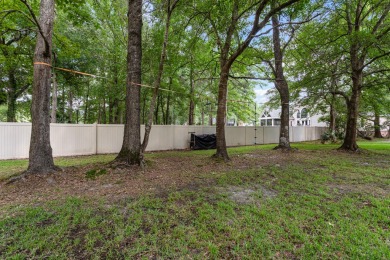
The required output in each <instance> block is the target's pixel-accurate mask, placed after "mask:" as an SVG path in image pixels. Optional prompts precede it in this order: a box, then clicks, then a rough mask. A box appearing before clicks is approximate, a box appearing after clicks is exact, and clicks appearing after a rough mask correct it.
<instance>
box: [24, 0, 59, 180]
mask: <svg viewBox="0 0 390 260" xmlns="http://www.w3.org/2000/svg"><path fill="white" fill-rule="evenodd" d="M53 22H54V0H41V5H40V17H39V24H40V27H41V32H40V33H38V35H37V44H36V46H35V52H34V81H33V93H32V104H31V117H32V126H31V140H30V152H29V165H28V169H27V172H28V173H47V172H53V171H55V170H58V168H57V167H56V166H55V165H54V161H53V155H52V149H51V146H50V76H51V69H50V67H49V66H47V65H44V64H37V63H38V62H42V63H47V64H50V63H51V46H52V36H53ZM42 34H43V35H42Z"/></svg>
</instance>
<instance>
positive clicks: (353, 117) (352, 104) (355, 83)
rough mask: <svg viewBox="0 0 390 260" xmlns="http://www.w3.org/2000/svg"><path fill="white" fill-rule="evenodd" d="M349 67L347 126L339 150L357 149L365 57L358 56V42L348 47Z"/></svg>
mask: <svg viewBox="0 0 390 260" xmlns="http://www.w3.org/2000/svg"><path fill="white" fill-rule="evenodd" d="M350 58H351V61H350V62H351V69H352V75H351V79H352V91H351V92H352V94H351V97H350V98H349V100H348V101H347V106H348V113H347V126H346V131H345V137H344V141H343V144H342V145H341V146H340V147H339V148H338V149H339V150H348V151H357V150H358V149H359V147H358V145H357V143H356V137H357V119H358V115H359V101H360V95H361V88H362V84H363V62H364V59H365V57H359V44H358V43H354V44H352V45H351V48H350Z"/></svg>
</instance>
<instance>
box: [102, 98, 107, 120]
mask: <svg viewBox="0 0 390 260" xmlns="http://www.w3.org/2000/svg"><path fill="white" fill-rule="evenodd" d="M106 112H107V111H106V97H103V104H102V112H101V123H102V124H107V113H106Z"/></svg>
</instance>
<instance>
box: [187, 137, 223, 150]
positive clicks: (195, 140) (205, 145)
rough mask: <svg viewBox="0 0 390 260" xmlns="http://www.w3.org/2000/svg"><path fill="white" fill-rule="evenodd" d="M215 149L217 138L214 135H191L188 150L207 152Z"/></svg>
mask: <svg viewBox="0 0 390 260" xmlns="http://www.w3.org/2000/svg"><path fill="white" fill-rule="evenodd" d="M216 147H217V137H216V135H215V134H210V135H195V134H191V142H190V148H191V149H192V150H207V149H215V148H216Z"/></svg>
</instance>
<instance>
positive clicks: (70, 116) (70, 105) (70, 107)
mask: <svg viewBox="0 0 390 260" xmlns="http://www.w3.org/2000/svg"><path fill="white" fill-rule="evenodd" d="M72 122H73V92H72V87H70V89H69V93H68V123H69V124H71V123H72Z"/></svg>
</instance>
